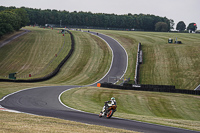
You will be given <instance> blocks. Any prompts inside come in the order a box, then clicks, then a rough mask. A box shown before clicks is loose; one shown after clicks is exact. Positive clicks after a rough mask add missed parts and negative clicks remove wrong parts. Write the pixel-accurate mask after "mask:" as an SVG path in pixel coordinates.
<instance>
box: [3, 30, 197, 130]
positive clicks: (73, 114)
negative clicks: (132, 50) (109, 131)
mask: <svg viewBox="0 0 200 133" xmlns="http://www.w3.org/2000/svg"><path fill="white" fill-rule="evenodd" d="M93 34H95V33H93ZM98 36H99V37H101V38H102V39H104V40H105V41H106V42H107V43H108V44H109V45H110V47H111V49H112V51H113V60H112V66H111V68H110V70H109V72H108V73H107V75H105V76H104V77H103V78H102V79H101V80H100V81H99V82H107V81H108V79H109V77H122V76H123V74H124V72H125V71H126V69H127V58H128V57H127V54H126V52H125V50H124V49H123V47H122V46H121V45H120V44H119V43H118V42H117V41H115V40H114V39H112V38H110V37H108V36H105V35H103V34H99V35H98ZM109 81H110V82H112V83H114V82H116V80H115V79H113V78H110V79H109ZM95 84H96V83H94V84H92V85H95ZM76 87H81V86H51V87H37V88H31V89H26V90H22V91H19V92H16V93H13V94H10V95H8V96H6V97H4V98H3V99H1V100H0V105H1V106H3V107H5V108H8V109H13V110H17V111H21V112H26V113H31V114H36V115H43V116H50V117H56V118H61V119H66V120H72V121H77V122H83V123H87V124H94V125H103V126H108V127H115V128H122V129H128V130H133V131H139V132H147V133H195V131H190V130H184V129H179V128H173V127H167V126H160V125H154V124H148V123H142V122H137V121H131V120H125V119H119V118H114V117H112V118H111V119H106V118H101V119H100V118H99V117H98V115H97V114H90V113H85V112H80V111H77V110H74V109H70V108H68V107H65V106H63V105H62V103H60V100H59V97H60V94H61V93H62V92H63V91H65V90H68V89H71V88H76Z"/></svg>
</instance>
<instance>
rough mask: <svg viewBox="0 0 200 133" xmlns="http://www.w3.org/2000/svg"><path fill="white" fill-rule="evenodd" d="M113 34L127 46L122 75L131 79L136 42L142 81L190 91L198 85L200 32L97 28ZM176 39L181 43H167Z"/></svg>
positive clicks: (199, 80)
mask: <svg viewBox="0 0 200 133" xmlns="http://www.w3.org/2000/svg"><path fill="white" fill-rule="evenodd" d="M97 32H99V33H104V34H107V35H109V36H112V37H114V38H115V39H116V40H118V41H119V42H120V43H121V44H122V45H123V46H124V48H125V49H126V51H127V53H128V56H129V66H128V71H127V73H126V74H125V77H130V78H131V80H132V81H133V80H134V74H135V62H136V55H137V53H136V52H137V45H138V43H139V42H140V43H141V44H142V50H143V64H142V65H141V69H140V83H141V84H157V85H175V86H176V88H177V89H188V90H193V89H195V88H196V87H197V86H198V85H199V84H200V69H199V68H200V54H199V51H200V34H189V33H164V32H163V33H162V32H129V31H109V30H99V31H98V30H97ZM176 37H177V38H178V40H179V41H182V43H183V44H168V39H169V38H172V39H175V38H176Z"/></svg>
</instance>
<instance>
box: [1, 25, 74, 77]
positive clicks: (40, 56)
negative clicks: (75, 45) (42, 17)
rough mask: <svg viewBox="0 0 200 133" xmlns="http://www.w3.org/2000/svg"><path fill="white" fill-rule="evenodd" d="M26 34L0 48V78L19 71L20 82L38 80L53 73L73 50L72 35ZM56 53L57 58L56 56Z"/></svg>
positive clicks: (41, 31) (36, 31)
mask: <svg viewBox="0 0 200 133" xmlns="http://www.w3.org/2000/svg"><path fill="white" fill-rule="evenodd" d="M26 29H28V30H31V32H29V33H28V34H25V35H23V36H21V37H18V38H17V39H15V40H13V41H11V42H10V43H9V44H7V45H5V46H4V47H2V48H0V78H8V74H9V73H13V72H17V75H16V76H17V79H26V78H29V74H31V75H32V77H31V78H37V77H42V76H45V75H46V74H49V73H50V72H51V71H53V70H54V69H55V68H56V67H57V65H58V64H59V63H60V62H61V60H63V59H64V57H65V56H66V55H67V54H68V52H69V50H70V48H71V40H70V35H69V34H65V36H64V37H63V36H62V34H58V32H57V30H49V29H43V28H36V27H35V28H33V27H32V28H31V27H26ZM56 54H57V57H55V55H56Z"/></svg>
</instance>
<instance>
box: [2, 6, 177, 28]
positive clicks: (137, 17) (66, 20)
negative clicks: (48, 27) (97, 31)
mask: <svg viewBox="0 0 200 133" xmlns="http://www.w3.org/2000/svg"><path fill="white" fill-rule="evenodd" d="M8 10H25V11H26V13H27V14H28V18H29V21H27V25H42V26H43V25H45V24H55V25H60V24H61V23H62V25H63V26H66V27H68V26H87V27H101V28H124V29H135V30H143V31H170V29H172V27H173V25H174V21H173V20H172V19H168V18H166V17H160V16H155V15H150V14H131V13H128V14H125V15H116V14H106V13H91V12H82V11H80V12H77V11H74V12H69V11H65V10H64V11H58V10H50V9H46V10H41V9H33V8H25V7H21V8H18V9H17V8H16V7H3V6H0V11H3V12H5V11H6V12H7V11H8ZM12 12H13V11H12ZM26 13H25V14H26ZM17 18H18V17H17ZM157 23H158V24H157ZM156 24H157V25H156Z"/></svg>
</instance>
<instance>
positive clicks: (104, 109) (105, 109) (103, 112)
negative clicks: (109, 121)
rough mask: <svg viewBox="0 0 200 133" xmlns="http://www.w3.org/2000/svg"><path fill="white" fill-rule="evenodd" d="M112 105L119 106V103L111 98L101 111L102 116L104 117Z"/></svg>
mask: <svg viewBox="0 0 200 133" xmlns="http://www.w3.org/2000/svg"><path fill="white" fill-rule="evenodd" d="M109 103H110V104H109ZM112 105H117V102H116V100H115V98H114V97H111V99H110V101H106V102H105V105H104V106H103V109H102V111H101V112H102V116H104V115H105V113H107V112H106V111H107V110H108V107H110V106H112Z"/></svg>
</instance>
